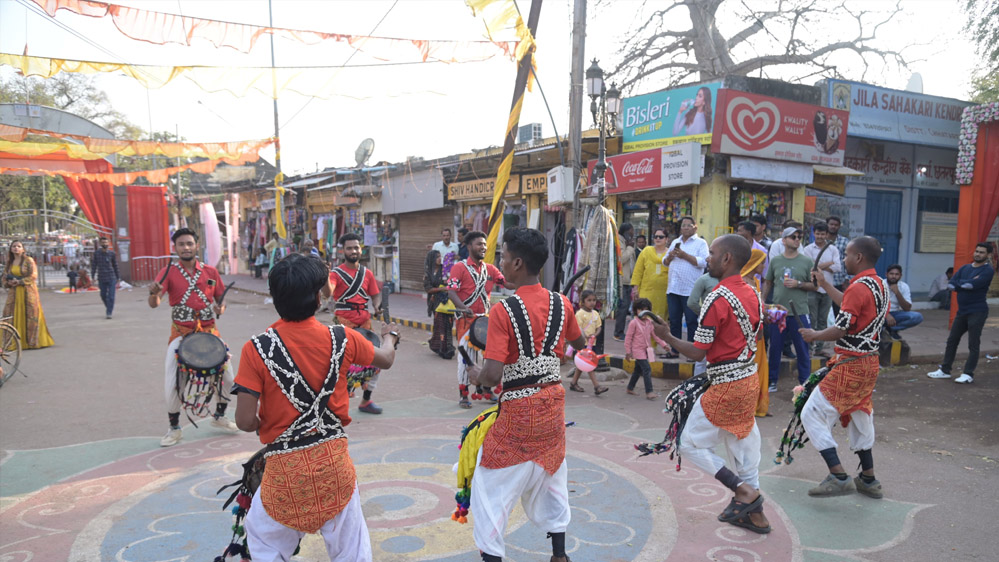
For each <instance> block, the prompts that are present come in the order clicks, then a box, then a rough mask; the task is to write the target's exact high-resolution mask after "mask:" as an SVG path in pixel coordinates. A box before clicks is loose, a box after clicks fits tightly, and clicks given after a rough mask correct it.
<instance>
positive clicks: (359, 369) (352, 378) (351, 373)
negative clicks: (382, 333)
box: [347, 328, 382, 392]
mask: <svg viewBox="0 0 999 562" xmlns="http://www.w3.org/2000/svg"><path fill="white" fill-rule="evenodd" d="M354 331H355V332H357V333H358V334H361V335H362V336H364V339H366V340H368V341H369V342H371V344H372V345H374V346H375V348H378V347H380V346H381V345H382V338H380V337H379V336H378V334H376V333H374V332H372V331H371V330H367V329H365V328H354ZM380 372H381V369H379V368H378V367H374V366H371V365H351V366H350V369H349V370H348V371H347V390H348V391H350V392H353V391H354V389H355V388H357V387H358V386H361V385H363V384H364V383H366V382H368V381H369V380H371V378H372V377H374V376H375V375H377V374H378V373H380Z"/></svg>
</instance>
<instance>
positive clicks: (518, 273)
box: [469, 228, 585, 562]
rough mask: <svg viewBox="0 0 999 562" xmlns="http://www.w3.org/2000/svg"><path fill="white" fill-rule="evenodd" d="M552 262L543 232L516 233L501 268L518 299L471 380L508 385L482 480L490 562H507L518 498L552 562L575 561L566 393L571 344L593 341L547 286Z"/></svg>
mask: <svg viewBox="0 0 999 562" xmlns="http://www.w3.org/2000/svg"><path fill="white" fill-rule="evenodd" d="M473 251H474V250H473ZM547 260H548V245H547V243H546V242H545V237H544V235H543V234H541V233H540V232H538V231H537V230H534V229H529V228H511V229H509V230H507V231H506V233H505V234H504V235H503V257H502V260H501V262H500V265H501V267H502V268H503V274H504V276H505V277H506V279H509V280H510V283H511V284H512V285H513V286H515V287H517V293H516V295H515V296H513V297H510V298H508V299H506V300H504V301H503V302H501V303H498V304H496V305H494V306H493V307H492V309H491V310H490V316H489V337H488V340H487V342H486V343H487V345H486V351H485V357H486V358H485V362H484V365H483V367H482V369H481V371H480V370H479V369H478V368H473V369H471V372H470V373H469V374H470V377H471V379H472V381H471V382H472V383H473V384H480V383H481V384H484V385H486V386H494V385H496V384H499V383H500V382H502V384H503V392H502V394H501V395H500V408H499V414H498V416H497V418H496V422H495V423H494V424H493V426H492V427H491V428H490V429H489V433H488V434H486V437H485V440H484V441H483V443H482V448H481V450H480V452H479V454H480V456H479V462H478V463H477V465H476V469H475V476H474V477H473V478H472V492H471V506H470V508H471V511H472V514H473V516H474V520H475V527H474V529H473V536H474V537H475V545H476V546H477V547H479V550H480V552H481V554H482V559H483V560H484V561H486V562H495V561H498V560H501V559H502V558H503V555H504V553H505V545H504V537H503V535H504V534H505V532H506V526H507V522H508V520H509V517H510V510H511V509H512V507H513V504H514V503H515V502H516V501H517V499H518V498H520V500H521V504H522V505H523V507H524V512H525V513H526V514H527V517H528V519H530V520H531V521H532V522H534V524H535V525H537V526H538V527H540V528H541V529H542V530H543V531H546V532H547V533H548V534H549V535H550V536H551V539H552V558H551V560H552V561H553V562H568V561H569V558H568V556H566V555H565V530H566V527H567V526H568V524H569V519H570V515H569V489H568V480H567V474H568V468H567V467H566V462H565V389H564V388H563V387H562V385H561V380H562V378H561V375H560V372H559V366H560V364H561V361H560V359H561V357H562V355H563V353H564V351H565V342H566V341H568V342H569V343H571V344H572V345H573V346H574V347H576V349H582V348H583V346H584V345H585V341H584V340H583V336H582V333H581V332H580V331H579V325H578V324H576V317H575V316H574V315H573V314H572V305H571V304H570V303H569V300H568V299H567V298H566V297H565V296H563V295H560V294H558V293H553V292H551V291H548V290H546V289H545V288H544V287H542V286H541V284H540V282H539V281H538V274H539V273H540V271H541V268H542V267H544V264H545V262H546V261H547ZM514 326H516V329H515V327H514Z"/></svg>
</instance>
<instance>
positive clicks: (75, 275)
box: [66, 264, 80, 293]
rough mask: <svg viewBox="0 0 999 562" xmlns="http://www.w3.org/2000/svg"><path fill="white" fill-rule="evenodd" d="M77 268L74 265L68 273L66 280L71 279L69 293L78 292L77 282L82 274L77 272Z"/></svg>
mask: <svg viewBox="0 0 999 562" xmlns="http://www.w3.org/2000/svg"><path fill="white" fill-rule="evenodd" d="M76 269H77V266H76V264H73V265H71V266H69V271H67V272H66V278H67V279H69V292H70V293H75V292H76V280H77V278H78V277H80V274H79V273H78V272H77V271H76Z"/></svg>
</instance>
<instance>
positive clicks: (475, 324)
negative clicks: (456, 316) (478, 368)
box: [468, 316, 489, 350]
mask: <svg viewBox="0 0 999 562" xmlns="http://www.w3.org/2000/svg"><path fill="white" fill-rule="evenodd" d="M488 333H489V317H488V316H477V317H476V318H475V320H472V327H471V328H469V329H468V342H469V343H471V344H472V346H473V347H475V348H477V349H482V350H485V349H486V340H487V339H488Z"/></svg>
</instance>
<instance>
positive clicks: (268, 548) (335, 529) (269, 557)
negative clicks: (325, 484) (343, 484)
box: [243, 484, 371, 562]
mask: <svg viewBox="0 0 999 562" xmlns="http://www.w3.org/2000/svg"><path fill="white" fill-rule="evenodd" d="M243 525H244V527H245V528H246V540H247V546H249V547H250V554H251V555H253V562H270V561H278V562H287V561H288V560H291V555H292V553H294V552H295V548H297V547H298V542H299V541H300V540H302V537H304V536H305V533H303V532H301V531H296V530H295V529H292V528H289V527H285V526H284V525H282V524H280V523H278V522H277V521H275V520H274V519H272V518H271V516H270V515H268V514H267V510H266V509H264V505H263V503H261V501H260V490H259V489H258V490H257V493H255V494H253V501H252V502H250V509H249V510H248V511H247V512H246V519H245V520H244V522H243ZM319 534H321V535H322V536H323V540H324V541H325V542H326V552H327V553H328V554H329V557H330V562H371V538H370V537H369V536H368V525H367V523H365V521H364V514H363V513H362V512H361V499H360V494H359V493H358V491H357V484H354V495H353V496H351V498H350V501H349V502H347V506H346V507H344V508H343V511H341V512H340V513H338V514H337V515H336V517H334V518H333V519H331V520H329V521H327V522H326V524H325V525H323V526H322V528H320V529H319Z"/></svg>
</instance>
